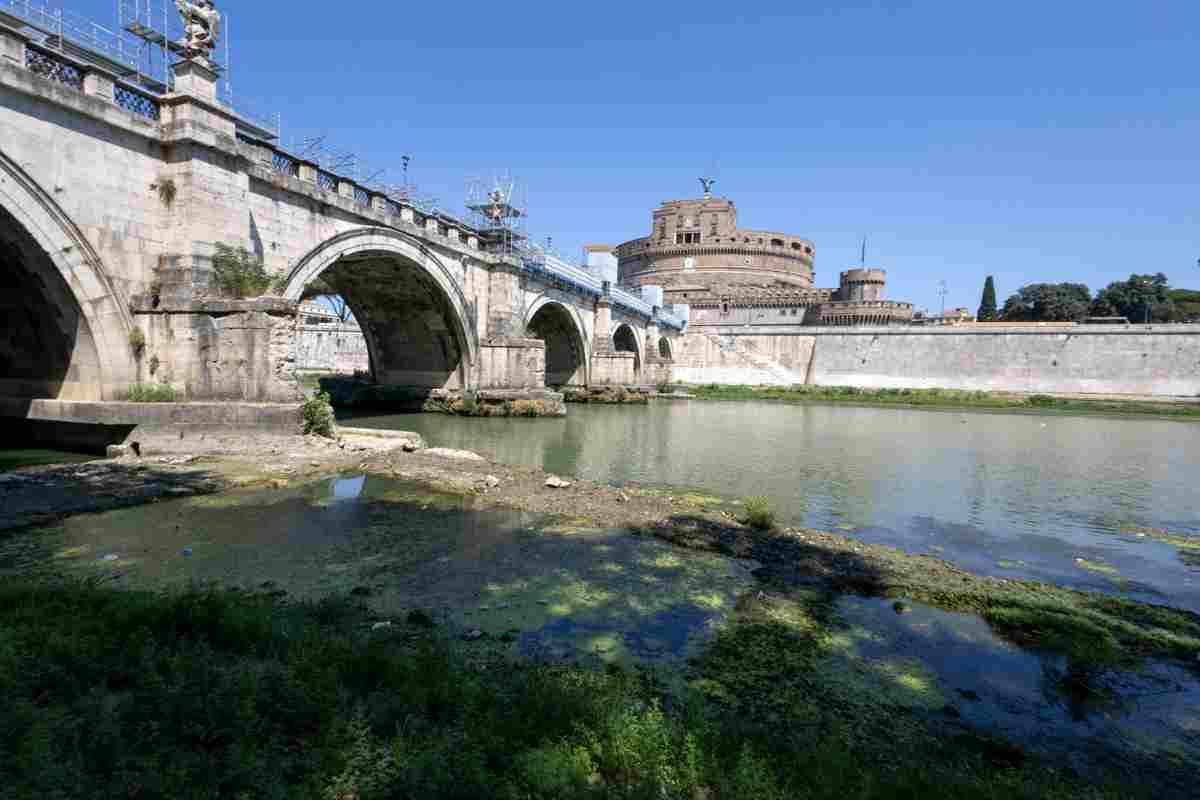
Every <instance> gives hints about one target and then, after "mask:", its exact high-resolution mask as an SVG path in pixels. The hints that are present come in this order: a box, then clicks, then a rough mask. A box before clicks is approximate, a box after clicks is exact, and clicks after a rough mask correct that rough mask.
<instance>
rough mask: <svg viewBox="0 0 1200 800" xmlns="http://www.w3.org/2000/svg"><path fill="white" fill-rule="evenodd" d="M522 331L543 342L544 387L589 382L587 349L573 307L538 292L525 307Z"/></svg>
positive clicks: (582, 331) (577, 315) (584, 333)
mask: <svg viewBox="0 0 1200 800" xmlns="http://www.w3.org/2000/svg"><path fill="white" fill-rule="evenodd" d="M525 333H526V335H527V336H530V337H532V338H535V339H541V340H542V341H543V342H545V343H546V386H553V387H559V386H587V385H588V384H589V382H590V379H591V373H590V366H591V352H590V348H589V347H588V337H587V328H586V327H585V326H584V323H583V319H582V318H581V317H580V315H579V310H578V309H577V308H575V307H574V306H571V305H568V304H565V303H562V302H560V301H558V300H555V299H553V298H551V297H548V296H546V295H542V296H540V297H538V298H537V299H536V300H534V301H533V302H532V303H531V304H530V305H529V308H528V309H527V310H526V313H525Z"/></svg>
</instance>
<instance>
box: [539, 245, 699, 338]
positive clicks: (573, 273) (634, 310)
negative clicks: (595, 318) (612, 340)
mask: <svg viewBox="0 0 1200 800" xmlns="http://www.w3.org/2000/svg"><path fill="white" fill-rule="evenodd" d="M522 263H523V264H524V266H525V269H526V270H527V271H528V272H530V273H531V274H533V275H536V276H544V277H545V278H548V279H550V280H554V281H558V282H560V283H562V284H565V285H566V286H567V287H568V288H572V289H574V290H575V291H577V292H578V293H579V294H580V295H582V296H584V297H589V298H593V299H597V298H600V297H601V296H604V295H605V293H606V291H607V295H608V298H609V301H610V302H611V303H612V305H613V306H615V307H617V308H620V309H623V310H624V311H626V312H628V313H630V314H633V315H635V316H638V317H641V318H643V319H644V320H646V321H647V322H650V321H656V322H657V323H658V324H660V325H663V326H666V327H668V328H672V329H674V330H677V331H681V330H683V328H684V326H685V323H684V321H683V320H681V319H679V318H678V317H676V316H675V315H673V314H669V313H667V312H665V311H663V310H662V309H661V308H659V307H657V306H653V305H651V304H650V303H647V302H646V301H645V300H643V299H642V298H640V297H638V296H637V295H634V294H632V293H630V292H628V291H626V290H624V289H621V288H619V287H615V286H614V287H609V288H608V289H607V290H606V289H605V283H606V281H603V280H601V279H600V278H599V277H597V276H596V275H593V274H592V273H591V272H588V271H587V270H585V269H583V268H582V267H577V266H575V265H574V264H569V263H567V262H566V261H563V260H562V259H561V258H557V257H555V256H552V255H549V254H546V253H532V254H528V255H526V256H525V257H524V258H523V259H522Z"/></svg>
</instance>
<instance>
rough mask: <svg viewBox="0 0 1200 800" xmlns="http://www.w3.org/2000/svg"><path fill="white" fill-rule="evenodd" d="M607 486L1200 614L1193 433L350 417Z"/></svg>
mask: <svg viewBox="0 0 1200 800" xmlns="http://www.w3.org/2000/svg"><path fill="white" fill-rule="evenodd" d="M354 424H355V425H357V426H362V427H380V428H402V429H408V430H418V431H420V432H421V433H423V434H424V435H425V436H426V438H428V439H430V440H432V441H437V442H439V443H441V444H444V445H445V446H447V447H466V448H468V449H473V450H477V451H479V452H481V453H484V454H485V455H488V456H489V457H492V458H495V459H496V460H499V461H503V462H506V463H511V464H520V465H525V466H528V467H533V468H536V469H544V470H547V471H549V472H555V473H560V474H565V475H572V476H576V477H579V478H585V479H589V480H595V481H600V482H605V483H610V482H611V483H617V484H621V483H625V482H630V481H634V482H642V483H647V484H654V485H673V486H688V487H696V488H700V489H702V490H704V491H706V492H712V493H715V494H719V495H721V496H724V497H727V498H730V499H740V498H741V497H744V496H747V495H760V494H761V495H767V496H768V497H769V498H770V501H771V505H772V507H773V508H774V509H775V510H776V511H777V512H778V516H779V518H780V521H781V522H783V523H785V524H793V525H805V526H809V527H813V528H820V529H825V530H841V531H845V532H847V533H850V534H852V535H853V536H854V537H856V538H859V539H862V540H864V541H868V542H873V543H880V544H890V545H894V546H897V547H901V548H904V549H907V550H910V551H914V552H930V553H935V554H938V555H940V556H942V557H944V558H947V559H950V560H952V561H954V562H955V563H958V564H961V565H962V566H964V567H965V568H967V569H970V570H971V571H973V572H978V573H982V574H988V575H997V576H1002V577H1026V578H1034V579H1037V580H1045V581H1050V582H1053V583H1058V584H1063V585H1069V586H1076V587H1079V588H1085V589H1092V590H1098V591H1105V592H1112V593H1119V594H1122V595H1125V596H1129V597H1135V598H1138V599H1143V600H1146V601H1149V602H1156V603H1169V604H1171V605H1177V606H1180V607H1184V608H1189V609H1192V610H1198V611H1200V494H1198V493H1197V492H1196V491H1195V486H1196V485H1197V481H1198V480H1200V459H1197V458H1196V455H1195V454H1196V453H1197V452H1200V424H1197V423H1194V422H1181V421H1170V420H1153V419H1118V418H1106V417H1075V416H1062V415H1036V414H1014V413H992V412H978V411H946V410H925V409H905V408H866V407H854V406H846V405H803V406H799V405H779V404H770V403H753V402H732V403H730V402H655V403H652V404H651V405H650V406H648V407H598V406H572V407H571V409H570V413H569V415H568V416H567V417H566V418H565V419H558V420H538V421H529V420H520V419H510V420H492V419H487V420H475V419H460V418H452V417H444V416H438V415H415V416H398V417H358V418H356V419H355V420H354Z"/></svg>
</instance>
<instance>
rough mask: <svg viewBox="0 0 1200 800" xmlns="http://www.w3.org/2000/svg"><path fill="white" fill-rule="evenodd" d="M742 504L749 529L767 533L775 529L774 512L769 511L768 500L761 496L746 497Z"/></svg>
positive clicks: (769, 502)
mask: <svg viewBox="0 0 1200 800" xmlns="http://www.w3.org/2000/svg"><path fill="white" fill-rule="evenodd" d="M744 504H745V506H746V524H747V525H749V526H750V527H751V528H758V529H759V530H762V531H767V530H770V529H771V528H774V527H775V512H774V511H772V510H771V501H770V500H769V499H767V498H766V497H763V496H762V495H756V496H754V497H747V498H746V499H745V501H744Z"/></svg>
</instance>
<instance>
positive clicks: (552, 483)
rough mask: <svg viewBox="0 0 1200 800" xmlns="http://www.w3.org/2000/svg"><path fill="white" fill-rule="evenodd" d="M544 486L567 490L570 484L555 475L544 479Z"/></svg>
mask: <svg viewBox="0 0 1200 800" xmlns="http://www.w3.org/2000/svg"><path fill="white" fill-rule="evenodd" d="M546 486H547V487H549V488H551V489H569V488H570V486H571V482H570V481H565V480H563V479H562V478H560V477H558V476H557V475H551V476H550V477H548V478H546Z"/></svg>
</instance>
